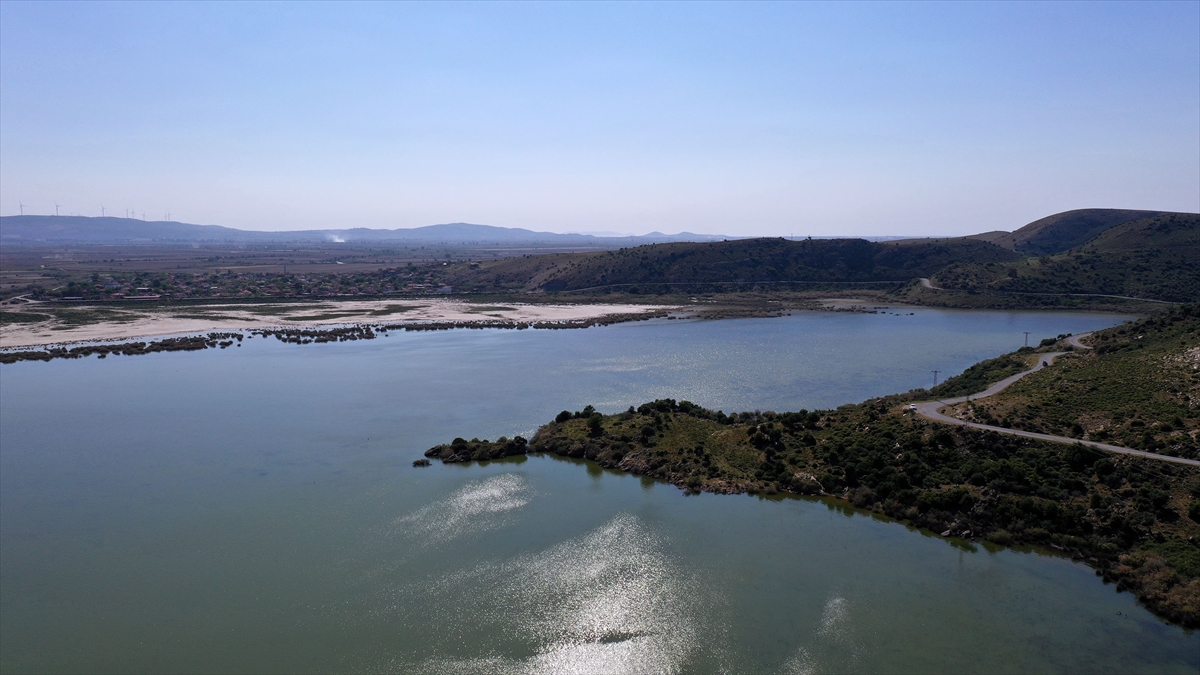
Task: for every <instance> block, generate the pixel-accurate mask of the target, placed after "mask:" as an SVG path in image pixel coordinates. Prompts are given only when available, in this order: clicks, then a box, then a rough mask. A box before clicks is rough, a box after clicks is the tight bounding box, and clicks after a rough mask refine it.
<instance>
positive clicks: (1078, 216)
mask: <svg viewBox="0 0 1200 675" xmlns="http://www.w3.org/2000/svg"><path fill="white" fill-rule="evenodd" d="M1161 213H1162V212H1161V211H1132V210H1128V209H1077V210H1074V211H1064V212H1062V213H1056V214H1054V215H1052V216H1046V217H1045V218H1041V219H1039V220H1035V221H1033V222H1032V223H1029V224H1028V225H1026V226H1025V227H1022V228H1020V229H1019V230H1016V231H1014V232H1010V233H1008V234H1006V235H1002V236H997V237H992V238H990V240H991V241H992V242H993V243H996V244H999V245H1000V246H1005V247H1007V248H1011V249H1013V250H1015V251H1017V252H1019V253H1024V254H1026V255H1038V256H1041V255H1053V254H1055V253H1062V252H1063V251H1066V250H1068V249H1072V248H1075V247H1076V246H1080V245H1082V244H1085V243H1087V242H1088V241H1091V240H1092V239H1094V238H1095V237H1097V236H1099V235H1100V234H1102V233H1103V232H1105V231H1106V230H1108V229H1110V228H1113V227H1116V226H1118V225H1121V224H1123V223H1128V222H1130V221H1133V220H1138V219H1141V218H1149V217H1151V216H1156V215H1159V214H1161Z"/></svg>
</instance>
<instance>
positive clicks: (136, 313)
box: [0, 298, 683, 349]
mask: <svg viewBox="0 0 1200 675" xmlns="http://www.w3.org/2000/svg"><path fill="white" fill-rule="evenodd" d="M42 307H48V306H46V305H40V303H30V304H24V305H18V306H16V307H12V308H5V311H14V310H15V311H20V312H22V313H23V314H30V313H37V312H38V311H39V309H41V308H42ZM676 309H683V308H682V307H676V306H667V305H621V304H559V305H540V304H538V305H531V304H521V303H505V304H472V303H467V302H462V301H459V300H453V299H442V298H431V299H428V300H425V299H421V300H369V301H328V302H311V303H274V304H268V303H254V304H249V303H248V304H240V305H238V304H212V305H184V306H173V307H162V306H158V307H154V308H147V309H139V308H138V307H136V306H129V305H123V306H120V307H113V306H103V305H78V306H71V307H62V306H54V307H53V308H52V309H43V310H42V311H45V312H51V311H52V312H53V316H52V317H49V318H47V319H46V320H44V321H39V322H37V323H12V324H8V323H6V325H5V326H4V327H3V328H0V349H11V348H20V347H34V346H45V345H56V344H64V343H74V342H97V341H104V340H129V339H132V338H147V337H163V336H170V335H180V334H187V333H203V332H209V331H233V330H244V329H251V328H277V327H306V326H307V327H312V326H322V325H337V324H355V323H359V324H384V323H386V324H402V323H423V322H432V321H464V322H477V321H497V320H504V321H520V322H531V323H532V322H546V321H573V320H588V319H599V318H603V317H606V316H613V315H617V314H626V315H628V314H648V313H651V312H656V311H663V310H676Z"/></svg>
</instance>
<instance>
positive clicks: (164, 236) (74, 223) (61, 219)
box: [0, 216, 733, 248]
mask: <svg viewBox="0 0 1200 675" xmlns="http://www.w3.org/2000/svg"><path fill="white" fill-rule="evenodd" d="M731 238H733V237H728V236H724V235H708V234H694V233H692V232H680V233H679V234H663V233H661V232H651V233H650V234H647V235H642V236H628V237H602V236H595V235H590V234H556V233H554V232H534V231H532V230H525V229H521V228H516V227H493V226H491V225H474V224H472V223H446V224H443V225H428V226H425V227H414V228H410V229H395V230H373V229H368V228H365V227H356V228H351V229H344V230H292V231H286V232H255V231H251V230H239V229H235V228H232V227H222V226H220V225H194V224H192V223H180V222H174V221H161V220H159V221H146V220H137V219H134V218H91V217H86V216H4V217H2V218H0V242H3V243H5V244H23V243H27V244H35V243H41V244H46V243H61V244H132V243H164V244H169V243H181V244H188V243H219V242H225V243H268V242H295V243H305V242H308V243H320V242H347V243H379V242H397V243H401V242H413V243H420V244H454V245H463V244H477V245H487V244H523V243H529V244H543V245H545V244H551V245H559V246H597V247H601V248H615V247H621V246H640V245H642V244H655V243H667V242H676V241H692V242H698V241H721V240H724V239H731Z"/></svg>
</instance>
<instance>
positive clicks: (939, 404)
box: [916, 333, 1200, 466]
mask: <svg viewBox="0 0 1200 675" xmlns="http://www.w3.org/2000/svg"><path fill="white" fill-rule="evenodd" d="M1088 335H1091V333H1080V334H1079V335H1072V336H1071V337H1069V338H1067V343H1068V344H1070V345H1071V346H1073V347H1075V348H1077V349H1091V347H1089V346H1087V345H1085V344H1083V343H1082V342H1080V341H1079V340H1080V339H1081V338H1084V337H1087V336H1088ZM1063 354H1066V352H1052V353H1050V354H1042V355H1041V358H1039V359H1038V363H1037V365H1036V366H1034V367H1033V368H1030V369H1029V370H1026V371H1025V372H1023V373H1017V374H1016V375H1013V376H1011V377H1006V378H1004V379H1003V380H1000V381H999V382H997V383H996V384H993V385H992V386H990V387H988V388H987V389H985V390H983V391H981V392H980V393H978V394H971V395H970V396H959V397H957V398H948V399H945V400H942V401H929V402H927V403H918V404H916V405H917V414H918V415H920V416H921V417H924V418H925V419H927V420H931V421H934V422H941V423H942V424H956V425H958V426H960V427H971V428H972V429H983V430H985V431H995V432H996V433H1000V434H1009V435H1010V436H1020V437H1022V438H1033V439H1036V440H1039V441H1050V442H1052V443H1070V444H1074V443H1079V444H1081V445H1086V446H1088V447H1090V448H1096V449H1097V450H1104V451H1106V452H1115V453H1117V454H1121V455H1134V456H1137V457H1145V458H1147V459H1157V460H1160V461H1163V462H1172V463H1175V464H1186V465H1188V466H1200V461H1197V460H1194V459H1184V458H1182V457H1171V456H1169V455H1160V454H1158V453H1154V452H1144V451H1142V450H1134V449H1133V448H1123V447H1121V446H1119V445H1109V444H1107V443H1097V442H1095V441H1083V440H1080V439H1078V438H1068V437H1066V436H1051V435H1050V434H1039V433H1035V432H1033V431H1022V430H1020V429H1007V428H1005V427H993V426H988V425H986V424H977V423H975V422H966V421H963V420H960V419H956V418H954V417H949V416H947V415H943V414H942V413H941V412H940V411H941V409H942V408H944V407H946V406H948V405H954V404H956V403H964V402H966V401H969V400H973V399H980V398H985V397H988V396H992V395H993V394H997V393H999V392H1001V391H1004V390H1005V389H1007V388H1008V387H1009V386H1010V385H1012V383H1013V382H1016V381H1017V380H1019V379H1021V378H1022V377H1025V376H1026V375H1028V374H1030V373H1036V372H1037V371H1039V370H1041V369H1042V368H1048V367H1050V366H1052V365H1054V360H1055V359H1057V358H1058V357H1060V356H1062V355H1063Z"/></svg>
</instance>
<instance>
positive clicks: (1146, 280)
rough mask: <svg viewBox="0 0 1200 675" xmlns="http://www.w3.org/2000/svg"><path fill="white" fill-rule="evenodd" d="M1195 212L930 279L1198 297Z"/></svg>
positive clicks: (1018, 288) (992, 288)
mask: <svg viewBox="0 0 1200 675" xmlns="http://www.w3.org/2000/svg"><path fill="white" fill-rule="evenodd" d="M1197 260H1200V215H1198V214H1182V213H1170V214H1158V215H1154V216H1151V217H1148V218H1140V219H1138V220H1134V221H1132V222H1127V223H1124V224H1121V225H1118V226H1116V227H1112V228H1110V229H1108V230H1106V231H1104V232H1103V233H1101V234H1100V235H1099V236H1097V237H1095V238H1094V239H1092V240H1090V241H1088V242H1086V243H1084V244H1083V245H1081V246H1078V247H1076V248H1074V249H1071V250H1070V251H1067V252H1065V253H1061V254H1058V255H1052V256H1045V257H1028V258H1024V259H1021V260H1019V261H1011V262H1006V263H986V262H985V263H978V262H956V263H954V264H952V265H949V266H947V267H946V268H945V269H943V270H941V271H939V272H938V273H937V274H935V275H934V276H933V281H934V283H935V284H937V285H938V286H941V287H943V288H947V289H955V290H964V291H970V292H987V293H1095V294H1109V295H1123V296H1131V297H1138V298H1151V299H1155V300H1167V301H1174V302H1195V301H1197V300H1200V264H1197V262H1196V261H1197Z"/></svg>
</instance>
